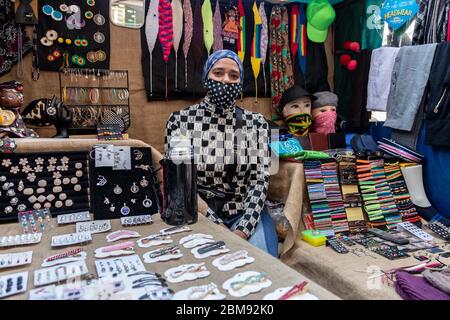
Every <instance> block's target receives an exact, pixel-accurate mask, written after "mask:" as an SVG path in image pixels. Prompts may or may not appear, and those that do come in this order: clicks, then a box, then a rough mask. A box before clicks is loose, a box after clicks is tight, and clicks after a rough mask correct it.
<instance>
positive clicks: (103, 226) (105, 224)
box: [76, 220, 111, 234]
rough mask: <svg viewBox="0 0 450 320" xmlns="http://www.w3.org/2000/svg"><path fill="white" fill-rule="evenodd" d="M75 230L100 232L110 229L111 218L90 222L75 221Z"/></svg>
mask: <svg viewBox="0 0 450 320" xmlns="http://www.w3.org/2000/svg"><path fill="white" fill-rule="evenodd" d="M76 228H77V229H76V230H77V232H90V233H92V234H94V233H102V232H106V231H109V230H111V220H95V221H92V222H77V227H76Z"/></svg>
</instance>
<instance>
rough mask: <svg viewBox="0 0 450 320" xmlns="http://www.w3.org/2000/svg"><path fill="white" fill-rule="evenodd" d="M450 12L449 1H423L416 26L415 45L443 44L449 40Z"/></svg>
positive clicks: (420, 4)
mask: <svg viewBox="0 0 450 320" xmlns="http://www.w3.org/2000/svg"><path fill="white" fill-rule="evenodd" d="M449 11H450V2H449V1H448V0H434V1H429V0H421V1H420V3H419V11H418V12H417V17H416V24H415V26H414V34H413V40H412V44H413V45H418V44H427V43H437V42H443V41H445V39H447V28H448V19H449Z"/></svg>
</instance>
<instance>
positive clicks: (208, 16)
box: [202, 0, 214, 56]
mask: <svg viewBox="0 0 450 320" xmlns="http://www.w3.org/2000/svg"><path fill="white" fill-rule="evenodd" d="M202 19H203V41H204V43H205V47H206V53H207V54H208V56H209V54H210V53H211V48H212V46H213V42H214V35H213V14H212V8H211V1H210V0H205V1H204V2H203V5H202Z"/></svg>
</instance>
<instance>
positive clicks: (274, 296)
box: [263, 281, 318, 300]
mask: <svg viewBox="0 0 450 320" xmlns="http://www.w3.org/2000/svg"><path fill="white" fill-rule="evenodd" d="M307 285H308V282H307V281H303V282H301V283H298V284H296V285H294V286H291V287H284V288H278V289H276V290H275V291H273V292H271V293H269V294H267V295H265V296H264V298H263V300H318V298H317V297H316V296H315V295H312V294H310V293H308V292H307V291H308V290H307Z"/></svg>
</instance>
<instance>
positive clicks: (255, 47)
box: [250, 1, 262, 102]
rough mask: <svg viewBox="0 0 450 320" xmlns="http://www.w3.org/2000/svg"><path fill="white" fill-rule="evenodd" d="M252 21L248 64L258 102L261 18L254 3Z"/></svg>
mask: <svg viewBox="0 0 450 320" xmlns="http://www.w3.org/2000/svg"><path fill="white" fill-rule="evenodd" d="M252 10H253V20H254V28H253V41H252V48H251V56H250V63H251V65H252V70H253V76H254V77H255V91H256V96H255V102H258V76H259V72H260V70H261V46H260V43H261V29H262V24H261V16H260V15H259V11H258V7H257V5H256V1H255V2H254V3H253V9H252Z"/></svg>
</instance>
